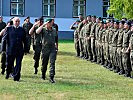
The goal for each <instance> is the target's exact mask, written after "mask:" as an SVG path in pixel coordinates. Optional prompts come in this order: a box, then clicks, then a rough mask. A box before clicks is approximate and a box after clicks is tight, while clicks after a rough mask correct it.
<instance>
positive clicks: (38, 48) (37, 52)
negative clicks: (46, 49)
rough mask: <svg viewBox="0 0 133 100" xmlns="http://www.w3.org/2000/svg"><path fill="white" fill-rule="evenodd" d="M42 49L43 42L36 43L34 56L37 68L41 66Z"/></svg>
mask: <svg viewBox="0 0 133 100" xmlns="http://www.w3.org/2000/svg"><path fill="white" fill-rule="evenodd" d="M41 49H42V46H41V44H38V45H35V52H34V57H33V59H34V68H35V69H37V68H38V67H39V60H40V54H41Z"/></svg>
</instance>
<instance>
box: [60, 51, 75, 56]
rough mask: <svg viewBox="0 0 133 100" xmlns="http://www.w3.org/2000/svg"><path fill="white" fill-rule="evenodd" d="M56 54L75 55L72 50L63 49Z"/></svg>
mask: <svg viewBox="0 0 133 100" xmlns="http://www.w3.org/2000/svg"><path fill="white" fill-rule="evenodd" d="M58 55H63V56H75V55H76V54H75V53H74V52H65V51H59V52H58Z"/></svg>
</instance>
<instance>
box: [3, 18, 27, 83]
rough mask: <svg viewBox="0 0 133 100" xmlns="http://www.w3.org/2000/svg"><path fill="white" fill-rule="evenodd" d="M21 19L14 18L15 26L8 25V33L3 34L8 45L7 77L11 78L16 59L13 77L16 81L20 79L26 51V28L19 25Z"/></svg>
mask: <svg viewBox="0 0 133 100" xmlns="http://www.w3.org/2000/svg"><path fill="white" fill-rule="evenodd" d="M19 25H20V19H19V18H18V17H15V18H14V19H13V26H11V27H8V28H7V30H6V33H5V34H4V36H3V39H2V40H3V41H6V45H7V50H6V54H7V69H6V79H8V78H9V74H10V73H11V71H12V66H13V65H14V61H15V60H16V66H15V67H14V71H13V77H14V81H19V80H20V75H21V74H20V72H21V62H22V59H23V55H24V52H25V51H26V47H25V43H26V34H25V30H24V29H23V28H22V27H20V26H19Z"/></svg>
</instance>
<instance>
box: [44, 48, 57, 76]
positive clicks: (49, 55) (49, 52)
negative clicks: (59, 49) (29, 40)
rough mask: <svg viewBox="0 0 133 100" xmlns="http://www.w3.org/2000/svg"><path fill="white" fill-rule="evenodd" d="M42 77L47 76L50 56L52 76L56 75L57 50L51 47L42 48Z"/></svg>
mask: <svg viewBox="0 0 133 100" xmlns="http://www.w3.org/2000/svg"><path fill="white" fill-rule="evenodd" d="M42 51H43V52H42V77H43V78H44V77H45V74H46V71H47V65H48V61H49V58H50V76H54V75H55V60H56V50H50V48H48V49H45V50H42Z"/></svg>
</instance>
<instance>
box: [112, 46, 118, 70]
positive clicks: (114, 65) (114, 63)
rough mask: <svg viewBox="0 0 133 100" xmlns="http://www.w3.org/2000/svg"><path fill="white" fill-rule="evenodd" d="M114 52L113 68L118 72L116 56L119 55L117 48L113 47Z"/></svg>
mask: <svg viewBox="0 0 133 100" xmlns="http://www.w3.org/2000/svg"><path fill="white" fill-rule="evenodd" d="M112 51H113V57H112V58H113V62H112V66H113V70H116V63H117V59H116V54H117V47H113V48H112Z"/></svg>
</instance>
